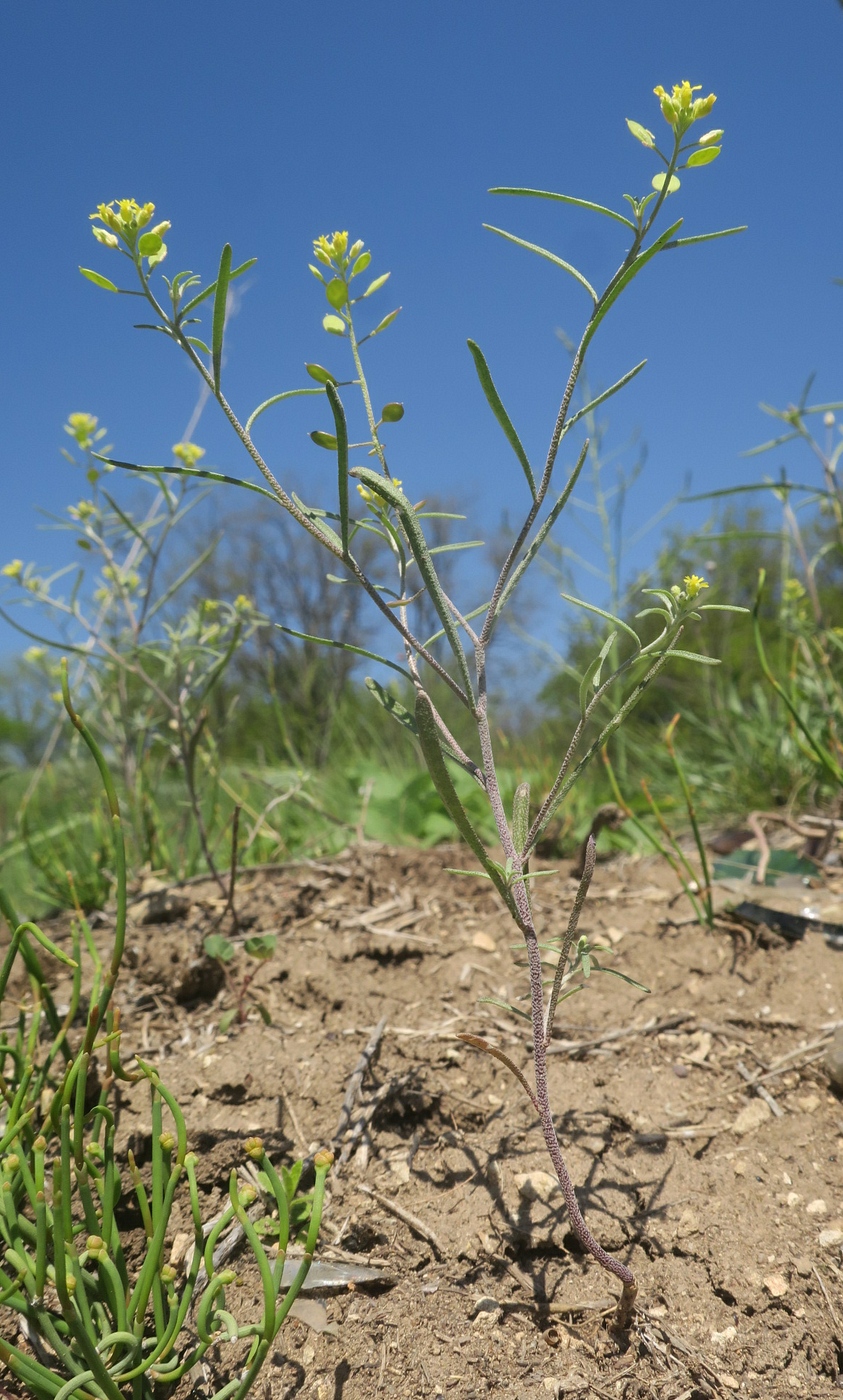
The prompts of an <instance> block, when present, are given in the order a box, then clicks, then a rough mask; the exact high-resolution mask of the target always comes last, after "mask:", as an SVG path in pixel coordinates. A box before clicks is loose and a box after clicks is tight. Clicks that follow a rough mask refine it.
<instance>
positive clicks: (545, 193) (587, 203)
mask: <svg viewBox="0 0 843 1400" xmlns="http://www.w3.org/2000/svg"><path fill="white" fill-rule="evenodd" d="M489 194H518V195H530V196H531V197H532V198H534V199H558V200H559V201H560V202H561V203H562V204H575V205H576V206H577V208H578V209H591V210H592V212H593V213H595V214H605V215H606V218H607V219H616V220H617V222H618V223H619V224H626V226H627V228H631V229H632V231H633V233H635V232H636V231H637V230H636V226H635V224H634V223H633V222H632V220H631V219H627V218H626V216H625V215H624V214H618V213H616V211H615V210H614V209H607V208H606V206H605V204H594V203H592V201H591V200H590V199H575V198H574V196H573V195H571V194H553V193H551V191H550V190H522V189H511V188H509V187H508V186H505V185H497V186H495V188H494V189H491V190H489Z"/></svg>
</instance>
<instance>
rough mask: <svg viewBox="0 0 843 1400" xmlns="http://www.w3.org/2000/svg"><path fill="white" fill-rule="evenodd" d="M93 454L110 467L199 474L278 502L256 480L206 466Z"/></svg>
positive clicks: (190, 474)
mask: <svg viewBox="0 0 843 1400" xmlns="http://www.w3.org/2000/svg"><path fill="white" fill-rule="evenodd" d="M91 456H92V457H96V459H97V461H99V462H105V463H107V465H108V466H110V467H122V468H123V470H124V471H129V472H156V473H158V472H165V473H166V474H167V475H168V476H199V477H202V479H203V480H204V481H220V482H224V483H225V485H226V486H242V487H243V489H244V490H245V491H255V492H257V494H258V495H259V496H268V497H269V499H270V500H271V501H274V502H275V504H276V505H277V504H278V497H277V496H276V495H275V494H274V493H273V492H272V491H267V489H266V487H265V486H258V484H257V482H256V481H243V480H242V479H241V478H240V477H239V476H225V474H224V473H223V472H212V471H208V470H207V469H206V468H204V467H148V466H141V465H140V464H139V463H137V462H120V461H118V460H117V458H116V457H103V455H102V453H101V452H92V453H91Z"/></svg>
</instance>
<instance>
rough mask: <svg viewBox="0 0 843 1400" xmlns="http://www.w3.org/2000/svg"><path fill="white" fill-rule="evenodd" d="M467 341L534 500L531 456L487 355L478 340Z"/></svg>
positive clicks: (487, 397)
mask: <svg viewBox="0 0 843 1400" xmlns="http://www.w3.org/2000/svg"><path fill="white" fill-rule="evenodd" d="M466 343H467V345H468V348H469V350H470V351H471V358H472V359H473V360H474V368H475V369H476V370H477V378H478V379H479V380H480V387H481V389H482V390H483V393H484V394H485V395H486V402H487V403H488V405H489V407H490V408H491V410H492V412H493V413H494V415H495V417H496V418H497V420H498V422H499V423H500V425H501V427H502V428H503V431H504V436H505V437H506V440H507V442H508V443H509V445H510V447H511V448H512V450H513V452H514V453H515V455H516V457H517V458H518V460H519V462H520V463H521V469H522V471H523V472H524V475H525V476H526V478H527V485H528V486H529V488H530V495H531V496H532V498H533V500H535V499H536V483H535V478H534V477H533V469H532V467H531V466H530V462H529V458H528V457H527V454H526V452H525V451H524V448H523V446H522V443H521V439H520V438H519V436H518V434H517V432H516V431H515V428H514V427H513V424H512V419H511V418H510V416H509V414H508V413H507V411H506V409H505V408H504V406H503V403H502V402H501V396H500V394H499V393H498V391H497V389H496V387H495V381H494V380H493V379H492V376H491V373H490V372H489V366H488V364H487V363H486V357H485V355H484V354H483V351H482V350H481V349H480V346H479V345H478V344H477V343H476V341H473V340H469V341H467V342H466Z"/></svg>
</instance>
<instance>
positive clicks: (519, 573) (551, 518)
mask: <svg viewBox="0 0 843 1400" xmlns="http://www.w3.org/2000/svg"><path fill="white" fill-rule="evenodd" d="M587 453H588V438H586V440H585V442H584V443H583V445H582V447H581V448H580V455H579V457H578V458H577V463H576V466H575V467H574V470H573V471H572V472H571V475H570V476H569V477H568V480H567V482H566V483H565V490H564V491H563V492H562V495H561V496H560V497H559V499H558V500H557V502H556V504H555V505H554V506H553V507H552V508H551V510H550V512H549V513H548V515H547V518H546V519H545V521H544V524H543V525H541V526H540V528H539V530H538V532H537V534H536V537H535V539H534V540H533V542H532V544H531V545H530V547H529V549H528V550H527V552H526V554H525V555H524V558H523V559H522V560H521V563H520V564H518V565H517V566H516V568H515V569H514V570H513V572H512V574H511V575H510V579H509V582H508V583H507V585H506V587H505V588H504V590H503V593H502V594H501V596H500V602H499V603H498V612H499V613H501V612H503V610H504V608H505V607H506V605H507V602H508V601H509V599H510V598H511V597H512V594H513V592H514V590H515V589H516V588H517V586H518V584H519V583H520V581H521V579H522V578H523V577H524V574H525V573H526V572H527V570H528V569H529V567H530V565H531V564H532V562H533V560H534V559H535V557H536V555H537V554H538V552H539V550H540V549H541V547H542V545H543V544H544V542H545V540H546V539H547V536H548V535H549V534H550V531H551V530H552V529H553V527H554V525H555V524H556V522H557V520H558V519H559V517H560V515H561V514H562V512H563V510H564V509H565V507H566V505H567V504H568V501H569V500H570V497H571V492H572V491H573V489H574V487H575V486H576V484H577V480H578V478H579V475H580V472H581V471H582V469H583V465H584V463H585V459H586V454H587Z"/></svg>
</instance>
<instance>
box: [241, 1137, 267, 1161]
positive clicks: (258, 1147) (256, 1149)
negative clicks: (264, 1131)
mask: <svg viewBox="0 0 843 1400" xmlns="http://www.w3.org/2000/svg"><path fill="white" fill-rule="evenodd" d="M243 1151H244V1152H245V1153H246V1155H247V1156H249V1157H251V1159H252V1161H253V1162H259V1161H260V1159H261V1157H262V1156H263V1141H262V1139H261V1138H259V1137H250V1138H246V1141H245V1142H244V1143H243Z"/></svg>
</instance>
